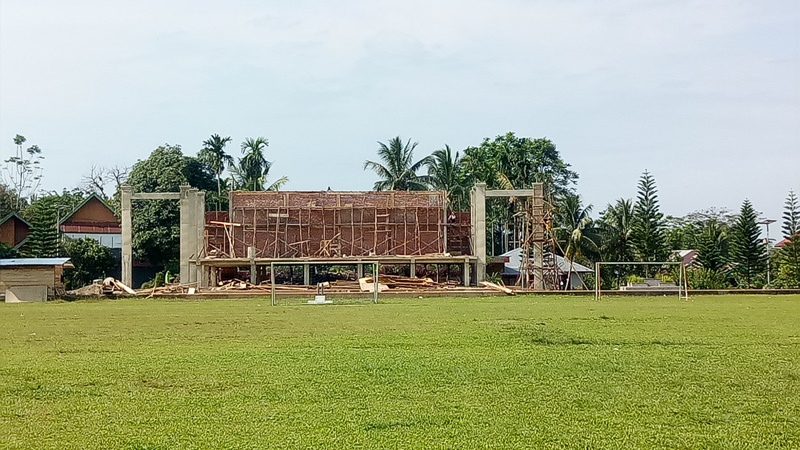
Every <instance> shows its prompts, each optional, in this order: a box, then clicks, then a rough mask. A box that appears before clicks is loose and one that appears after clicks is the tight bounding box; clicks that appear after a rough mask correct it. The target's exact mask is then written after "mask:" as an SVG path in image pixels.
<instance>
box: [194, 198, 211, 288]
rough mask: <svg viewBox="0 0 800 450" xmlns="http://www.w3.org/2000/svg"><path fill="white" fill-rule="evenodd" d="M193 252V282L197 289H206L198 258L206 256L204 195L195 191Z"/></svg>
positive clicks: (205, 280) (206, 282)
mask: <svg viewBox="0 0 800 450" xmlns="http://www.w3.org/2000/svg"><path fill="white" fill-rule="evenodd" d="M195 228H196V232H195V251H194V259H195V263H194V265H193V269H194V270H193V271H192V272H193V273H194V280H192V281H196V282H197V283H198V286H199V287H207V284H208V280H207V279H206V277H205V276H204V274H203V268H202V266H200V258H202V257H204V256H205V254H206V251H205V250H206V238H205V230H206V193H205V192H201V191H199V190H195Z"/></svg>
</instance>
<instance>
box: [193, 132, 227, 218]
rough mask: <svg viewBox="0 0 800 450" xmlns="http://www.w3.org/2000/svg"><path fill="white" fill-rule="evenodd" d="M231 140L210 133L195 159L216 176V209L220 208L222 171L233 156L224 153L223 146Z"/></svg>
mask: <svg viewBox="0 0 800 450" xmlns="http://www.w3.org/2000/svg"><path fill="white" fill-rule="evenodd" d="M230 141H231V137H230V136H226V137H221V136H220V135H218V134H212V135H211V137H210V138H208V139H206V140H205V141H203V147H202V148H201V149H200V151H199V152H198V153H197V159H199V160H200V161H201V162H202V163H204V164H206V165H207V166H208V167H209V168H210V169H211V172H213V173H214V175H216V177H217V210H218V211H219V210H220V207H221V205H220V199H221V198H222V172H223V171H225V168H226V167H230V166H231V165H232V164H233V157H232V156H231V155H229V154H227V153H225V146H226V145H227V144H228V143H229V142H230Z"/></svg>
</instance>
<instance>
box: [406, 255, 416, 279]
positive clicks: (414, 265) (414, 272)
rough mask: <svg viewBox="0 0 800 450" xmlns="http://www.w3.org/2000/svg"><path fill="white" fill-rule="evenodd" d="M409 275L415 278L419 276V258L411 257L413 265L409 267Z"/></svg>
mask: <svg viewBox="0 0 800 450" xmlns="http://www.w3.org/2000/svg"><path fill="white" fill-rule="evenodd" d="M408 276H410V277H411V278H415V277H416V276H417V260H416V259H414V258H411V267H410V268H409V269H408Z"/></svg>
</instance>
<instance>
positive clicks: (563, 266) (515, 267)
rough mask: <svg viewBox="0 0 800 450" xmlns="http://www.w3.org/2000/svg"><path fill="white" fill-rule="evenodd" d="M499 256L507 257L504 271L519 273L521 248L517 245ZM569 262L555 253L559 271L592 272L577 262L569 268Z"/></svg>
mask: <svg viewBox="0 0 800 450" xmlns="http://www.w3.org/2000/svg"><path fill="white" fill-rule="evenodd" d="M500 256H504V257H508V262H507V263H506V264H505V267H506V272H513V273H519V264H520V260H521V259H522V249H521V248H519V247H518V248H515V249H514V250H509V251H507V252H505V253H503V254H502V255H500ZM569 263H570V261H569V260H568V259H567V258H564V257H562V256H558V255H556V264H558V270H559V271H561V272H568V271H570V270H571V271H572V272H577V273H592V272H594V270H592V269H590V268H588V267H586V266H584V265H581V264H578V263H572V268H571V269H570V266H569Z"/></svg>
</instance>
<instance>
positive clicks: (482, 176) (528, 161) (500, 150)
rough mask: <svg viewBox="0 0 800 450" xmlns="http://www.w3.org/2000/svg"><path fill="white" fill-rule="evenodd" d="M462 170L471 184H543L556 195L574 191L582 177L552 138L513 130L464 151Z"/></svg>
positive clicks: (493, 186) (547, 192)
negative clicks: (573, 169)
mask: <svg viewBox="0 0 800 450" xmlns="http://www.w3.org/2000/svg"><path fill="white" fill-rule="evenodd" d="M462 170H463V171H464V173H465V178H466V179H467V180H470V181H471V183H469V184H470V185H471V184H474V182H484V183H486V184H487V185H488V187H489V188H491V189H525V188H530V187H531V185H532V184H533V183H543V184H544V188H545V195H547V196H552V197H560V196H563V195H565V194H567V193H569V192H572V189H573V186H574V184H575V182H576V181H577V180H578V174H577V173H575V172H574V171H572V170H570V165H569V164H567V163H566V162H564V160H563V159H561V155H560V154H559V152H558V150H557V149H556V146H555V144H553V142H552V141H550V140H549V139H546V138H538V139H531V138H527V137H517V136H516V135H514V133H511V132H509V133H506V134H505V135H502V136H497V137H496V138H494V139H493V140H490V139H489V138H485V139H484V140H483V142H482V143H481V144H480V145H479V146H477V147H469V148H467V149H466V150H464V159H463V165H462Z"/></svg>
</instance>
